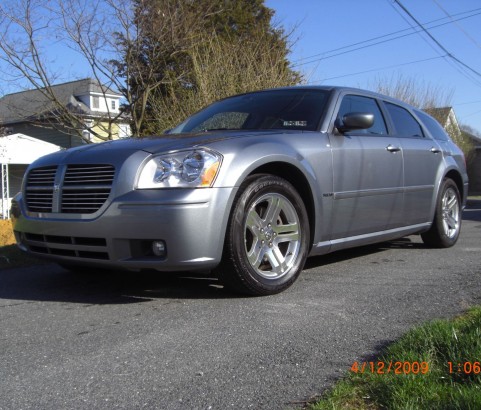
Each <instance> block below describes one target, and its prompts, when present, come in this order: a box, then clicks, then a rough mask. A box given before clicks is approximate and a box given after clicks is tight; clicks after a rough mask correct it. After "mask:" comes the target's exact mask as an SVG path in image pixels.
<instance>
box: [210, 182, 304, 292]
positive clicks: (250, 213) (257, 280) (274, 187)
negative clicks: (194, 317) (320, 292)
mask: <svg viewBox="0 0 481 410" xmlns="http://www.w3.org/2000/svg"><path fill="white" fill-rule="evenodd" d="M309 238H310V233H309V224H308V218H307V212H306V208H305V206H304V203H303V201H302V199H301V197H300V196H299V194H298V193H297V191H296V190H295V188H294V187H293V186H292V185H291V184H290V183H289V182H287V181H286V180H284V179H282V178H279V177H276V176H272V175H254V176H252V177H249V178H248V179H247V180H246V181H245V182H244V183H243V184H242V186H241V187H240V189H239V192H238V194H237V197H236V200H235V201H234V206H233V209H232V213H231V215H230V219H229V224H228V227H227V233H226V242H225V245H224V254H223V260H222V263H221V266H220V267H219V268H218V276H219V279H220V281H221V282H222V283H223V284H224V286H225V287H227V288H229V289H231V290H234V291H236V292H240V293H243V294H249V295H256V296H261V295H272V294H275V293H279V292H282V291H284V290H285V289H287V288H288V287H289V286H291V285H292V284H293V283H294V282H295V280H296V279H297V277H298V276H299V274H300V273H301V271H302V268H303V267H304V263H305V261H306V258H307V254H308V251H309Z"/></svg>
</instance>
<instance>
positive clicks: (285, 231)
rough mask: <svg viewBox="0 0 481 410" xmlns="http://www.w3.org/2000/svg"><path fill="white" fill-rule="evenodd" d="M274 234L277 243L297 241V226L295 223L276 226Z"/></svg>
mask: <svg viewBox="0 0 481 410" xmlns="http://www.w3.org/2000/svg"><path fill="white" fill-rule="evenodd" d="M274 232H275V233H276V234H277V237H276V242H277V243H280V242H291V241H298V240H299V226H298V224H297V223H292V224H285V225H277V226H275V227H274Z"/></svg>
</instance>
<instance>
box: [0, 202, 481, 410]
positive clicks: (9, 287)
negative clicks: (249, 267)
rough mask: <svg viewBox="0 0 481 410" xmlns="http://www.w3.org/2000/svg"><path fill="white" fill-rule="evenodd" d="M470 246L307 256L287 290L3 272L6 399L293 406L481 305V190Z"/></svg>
mask: <svg viewBox="0 0 481 410" xmlns="http://www.w3.org/2000/svg"><path fill="white" fill-rule="evenodd" d="M471 208H472V209H469V210H467V211H466V212H465V220H464V222H463V223H464V225H463V232H462V235H461V239H460V241H459V242H458V244H457V245H456V246H455V247H454V248H452V249H447V250H433V249H431V250H427V249H425V248H424V247H423V246H422V245H421V242H420V239H419V238H418V237H416V236H412V237H409V238H406V239H403V240H400V241H396V242H390V243H385V244H382V245H380V246H373V247H367V248H362V249H358V250H355V251H344V252H339V253H335V254H331V255H327V256H324V257H321V258H314V259H312V260H309V261H308V265H307V266H306V269H305V271H304V272H303V274H302V276H301V277H300V279H299V281H298V282H297V283H296V284H295V285H294V287H293V288H291V289H290V290H288V291H287V292H285V293H283V294H281V295H277V296H272V297H264V298H244V297H236V296H235V295H232V294H229V293H226V292H225V291H224V290H223V289H221V288H220V287H219V286H218V285H217V284H216V282H215V281H214V280H211V279H204V278H199V277H197V278H196V277H188V278H179V277H177V276H171V275H168V276H166V275H162V274H157V275H152V274H142V275H138V274H137V275H135V274H130V275H108V276H100V277H99V276H97V275H95V274H93V275H91V276H90V277H81V276H76V275H73V274H69V273H66V272H65V271H63V270H62V269H61V268H59V267H57V266H56V265H44V266H36V267H32V268H25V269H10V270H3V271H1V272H0V398H1V399H0V408H1V409H39V408H42V409H60V408H62V409H111V408H122V409H139V408H156V409H182V410H185V409H222V410H224V409H229V408H232V409H249V408H252V409H287V408H293V407H295V406H296V404H295V403H296V402H302V401H303V400H306V399H309V398H310V397H312V396H314V395H317V394H319V393H320V392H322V391H323V390H324V389H325V388H326V387H327V386H329V385H331V384H332V382H333V381H334V380H335V379H336V378H338V377H339V376H341V375H343V374H344V373H345V372H346V371H347V370H348V369H349V367H350V366H351V364H352V363H353V361H354V360H367V359H368V358H370V357H371V355H372V354H375V353H376V352H378V351H379V349H380V348H382V347H383V346H385V345H386V344H387V343H389V342H390V341H392V340H393V339H395V338H397V337H398V336H400V335H401V334H402V333H403V332H405V331H406V330H407V329H409V328H410V327H411V326H413V325H415V324H419V323H421V322H423V321H425V320H427V319H432V318H437V317H449V316H453V315H455V314H457V313H459V312H462V311H463V310H464V309H466V308H467V307H469V306H471V305H473V304H476V303H478V304H479V303H481V240H480V239H481V201H478V202H477V203H472V204H471Z"/></svg>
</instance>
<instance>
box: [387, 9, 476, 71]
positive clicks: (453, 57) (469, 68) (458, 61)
mask: <svg viewBox="0 0 481 410" xmlns="http://www.w3.org/2000/svg"><path fill="white" fill-rule="evenodd" d="M394 1H395V2H396V4H397V5H398V6H399V7H401V9H402V10H403V11H404V12H405V13H406V14H407V15H408V16H409V17H411V19H413V21H414V22H415V23H416V24H417V25H418V26H419V27H421V29H422V30H423V31H424V32H425V33H426V34H427V35H428V36H429V38H430V39H431V40H432V41H434V43H436V45H437V46H438V47H439V48H440V49H441V50H443V51H444V52H445V53H446V54H447V56H448V57H449V58H451V59H452V60H454V61H456V62H457V63H458V64H460V65H462V66H463V67H464V68H466V69H468V70H469V71H471V72H472V73H474V74H476V75H477V76H478V77H481V73H480V72H478V71H476V70H475V69H474V68H472V67H470V66H469V65H468V64H466V63H464V62H463V61H461V60H460V59H459V58H457V57H456V56H455V55H453V54H452V53H451V52H450V51H448V50H447V49H446V47H444V46H443V45H442V44H441V43H440V42H439V41H438V40H437V39H436V38H435V37H434V36H433V35H432V34H431V33H430V32H429V30H428V29H427V28H426V27H424V26H423V25H422V24H421V23H420V22H419V21H418V20H417V19H416V17H414V16H413V15H412V14H411V12H410V11H409V10H408V9H407V8H406V7H405V6H404V5H403V4H402V3H401V1H400V0H394Z"/></svg>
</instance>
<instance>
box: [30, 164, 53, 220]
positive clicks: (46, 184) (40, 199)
mask: <svg viewBox="0 0 481 410" xmlns="http://www.w3.org/2000/svg"><path fill="white" fill-rule="evenodd" d="M56 172H57V167H43V168H37V169H32V170H31V171H30V172H29V173H28V177H27V184H26V193H25V195H26V202H27V207H28V210H29V211H30V212H52V206H53V191H54V184H55V175H56Z"/></svg>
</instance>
